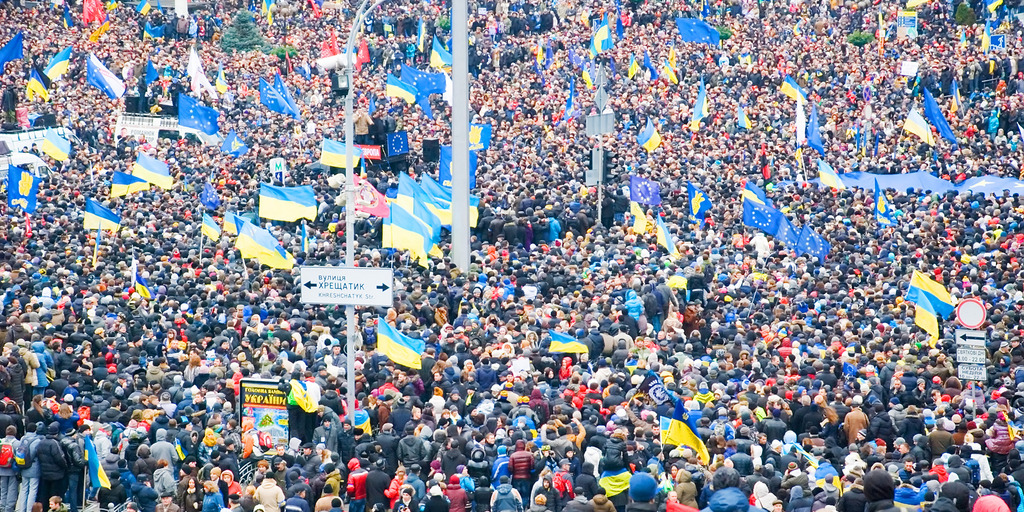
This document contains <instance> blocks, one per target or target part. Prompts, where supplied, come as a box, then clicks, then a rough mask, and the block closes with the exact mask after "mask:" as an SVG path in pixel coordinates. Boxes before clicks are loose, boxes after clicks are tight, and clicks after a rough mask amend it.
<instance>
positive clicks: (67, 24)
mask: <svg viewBox="0 0 1024 512" xmlns="http://www.w3.org/2000/svg"><path fill="white" fill-rule="evenodd" d="M73 26H75V20H74V19H73V18H72V17H71V9H69V8H68V3H67V2H64V28H71V27H73Z"/></svg>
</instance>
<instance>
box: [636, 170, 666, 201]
mask: <svg viewBox="0 0 1024 512" xmlns="http://www.w3.org/2000/svg"><path fill="white" fill-rule="evenodd" d="M629 200H630V201H636V202H638V203H640V204H661V188H660V187H659V186H658V183H657V182H654V181H651V180H649V179H647V178H641V177H639V176H630V177H629Z"/></svg>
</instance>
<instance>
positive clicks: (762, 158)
mask: <svg viewBox="0 0 1024 512" xmlns="http://www.w3.org/2000/svg"><path fill="white" fill-rule="evenodd" d="M757 156H758V164H760V165H761V175H762V176H764V179H766V180H770V179H771V178H772V170H771V168H770V167H769V166H768V151H767V149H766V147H765V145H764V144H763V143H762V144H761V150H760V151H758V152H757Z"/></svg>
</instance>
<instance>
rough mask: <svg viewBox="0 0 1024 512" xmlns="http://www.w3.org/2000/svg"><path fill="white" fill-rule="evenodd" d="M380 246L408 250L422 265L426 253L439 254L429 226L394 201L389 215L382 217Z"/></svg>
mask: <svg viewBox="0 0 1024 512" xmlns="http://www.w3.org/2000/svg"><path fill="white" fill-rule="evenodd" d="M381 246H382V247H390V248H394V249H405V250H408V251H409V252H410V253H412V255H413V256H414V257H415V258H416V261H418V262H419V263H420V264H421V265H424V266H426V261H427V257H428V255H440V254H441V251H440V249H438V248H437V244H436V243H435V242H434V240H433V233H431V230H430V226H428V225H427V224H426V223H425V222H423V221H422V220H420V219H419V218H417V217H416V216H415V215H413V214H412V213H411V212H409V211H408V210H406V209H405V208H403V207H402V205H400V204H397V203H394V202H392V203H391V215H389V216H388V217H387V218H386V219H384V228H383V230H382V236H381Z"/></svg>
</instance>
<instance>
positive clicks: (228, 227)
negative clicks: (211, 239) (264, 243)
mask: <svg viewBox="0 0 1024 512" xmlns="http://www.w3.org/2000/svg"><path fill="white" fill-rule="evenodd" d="M246 224H252V223H251V222H249V219H247V218H245V217H242V216H240V215H236V214H234V213H231V212H228V213H225V214H224V231H227V232H228V234H230V235H237V234H239V233H241V232H242V226H244V225H246Z"/></svg>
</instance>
